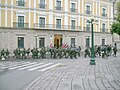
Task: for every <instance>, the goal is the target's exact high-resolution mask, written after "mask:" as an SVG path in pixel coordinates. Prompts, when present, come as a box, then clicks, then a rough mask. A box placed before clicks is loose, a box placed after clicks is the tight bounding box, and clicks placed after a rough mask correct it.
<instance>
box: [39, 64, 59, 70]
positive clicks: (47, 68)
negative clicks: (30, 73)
mask: <svg viewBox="0 0 120 90" xmlns="http://www.w3.org/2000/svg"><path fill="white" fill-rule="evenodd" d="M59 65H61V63H57V64H54V65H52V66H49V67H46V68H44V69H41V70H38V71H46V70H49V69H51V68H53V67H56V66H59Z"/></svg>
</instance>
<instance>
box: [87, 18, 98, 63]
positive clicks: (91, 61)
mask: <svg viewBox="0 0 120 90" xmlns="http://www.w3.org/2000/svg"><path fill="white" fill-rule="evenodd" d="M95 22H98V21H97V20H95V19H94V17H91V19H90V20H87V23H89V24H91V30H92V32H91V36H92V40H91V41H92V50H91V59H90V65H95V64H96V63H95V58H94V31H93V24H94V23H95Z"/></svg>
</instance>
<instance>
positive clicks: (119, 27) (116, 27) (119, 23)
mask: <svg viewBox="0 0 120 90" xmlns="http://www.w3.org/2000/svg"><path fill="white" fill-rule="evenodd" d="M116 8H117V14H116V18H115V20H116V21H115V22H114V23H113V24H112V28H111V33H116V34H118V35H120V2H118V3H117V6H116Z"/></svg>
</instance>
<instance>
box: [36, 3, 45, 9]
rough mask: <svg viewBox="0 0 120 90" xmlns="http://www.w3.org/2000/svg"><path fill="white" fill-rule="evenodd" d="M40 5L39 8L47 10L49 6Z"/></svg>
mask: <svg viewBox="0 0 120 90" xmlns="http://www.w3.org/2000/svg"><path fill="white" fill-rule="evenodd" d="M38 5H39V8H42V9H46V8H47V5H45V4H38Z"/></svg>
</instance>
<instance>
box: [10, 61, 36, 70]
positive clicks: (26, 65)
mask: <svg viewBox="0 0 120 90" xmlns="http://www.w3.org/2000/svg"><path fill="white" fill-rule="evenodd" d="M35 63H37V62H33V63H28V64H25V65H21V66H17V67H12V68H9V69H10V70H11V69H17V68H21V67H25V66H28V65H32V64H35Z"/></svg>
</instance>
